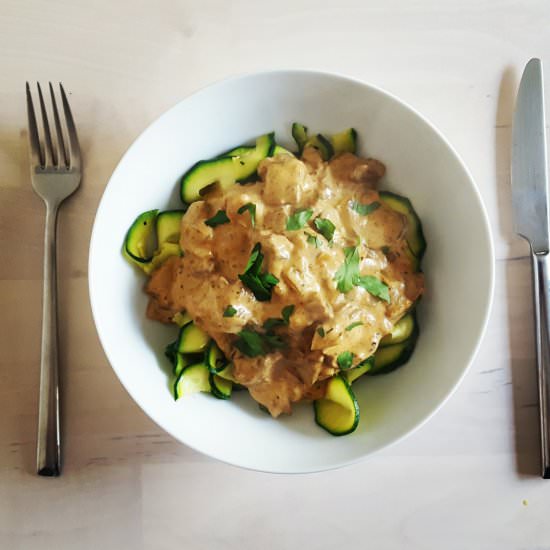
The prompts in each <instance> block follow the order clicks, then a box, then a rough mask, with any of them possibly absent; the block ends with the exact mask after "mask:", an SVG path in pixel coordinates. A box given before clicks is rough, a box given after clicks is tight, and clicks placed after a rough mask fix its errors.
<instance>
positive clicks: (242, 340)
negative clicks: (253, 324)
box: [235, 329, 286, 357]
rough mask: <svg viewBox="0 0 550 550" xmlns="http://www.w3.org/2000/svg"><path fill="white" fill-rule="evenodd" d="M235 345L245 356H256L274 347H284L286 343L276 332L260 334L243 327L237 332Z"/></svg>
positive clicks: (268, 351) (264, 353) (270, 350)
mask: <svg viewBox="0 0 550 550" xmlns="http://www.w3.org/2000/svg"><path fill="white" fill-rule="evenodd" d="M235 347H236V348H237V349H238V350H239V351H240V352H241V353H242V354H243V355H246V356H247V357H258V356H260V355H266V354H268V353H270V352H272V351H274V350H275V349H281V348H284V347H286V344H285V342H284V341H283V340H282V339H281V338H280V337H279V336H277V335H276V334H261V333H259V332H256V331H254V330H250V329H243V330H241V332H239V333H238V334H237V339H236V340H235Z"/></svg>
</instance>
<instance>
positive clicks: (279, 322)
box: [263, 317, 285, 332]
mask: <svg viewBox="0 0 550 550" xmlns="http://www.w3.org/2000/svg"><path fill="white" fill-rule="evenodd" d="M284 324H285V322H284V321H283V319H279V318H276V317H270V318H269V319H267V320H266V321H264V324H263V327H264V329H265V330H267V331H268V332H269V331H272V330H273V329H274V328H275V327H282V326H283V325H284Z"/></svg>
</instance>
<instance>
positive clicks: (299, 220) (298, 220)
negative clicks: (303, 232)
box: [286, 208, 313, 231]
mask: <svg viewBox="0 0 550 550" xmlns="http://www.w3.org/2000/svg"><path fill="white" fill-rule="evenodd" d="M311 216H313V210H312V209H311V208H299V209H298V210H296V211H295V212H294V214H292V216H289V218H288V220H287V221H286V230H287V231H296V230H297V229H302V227H304V225H305V224H306V223H307V222H308V220H309V218H311Z"/></svg>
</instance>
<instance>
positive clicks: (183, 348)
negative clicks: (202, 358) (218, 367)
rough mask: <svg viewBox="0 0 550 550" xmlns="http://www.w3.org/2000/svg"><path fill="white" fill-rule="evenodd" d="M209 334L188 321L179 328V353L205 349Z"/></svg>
mask: <svg viewBox="0 0 550 550" xmlns="http://www.w3.org/2000/svg"><path fill="white" fill-rule="evenodd" d="M209 341H210V336H208V334H206V332H204V330H202V329H201V328H199V327H198V326H197V325H195V323H189V324H187V325H185V326H184V327H182V328H181V330H180V334H179V337H178V345H177V350H178V352H179V353H200V352H202V351H204V350H205V349H206V346H207V345H208V342H209Z"/></svg>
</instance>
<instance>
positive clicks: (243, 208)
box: [237, 202, 256, 227]
mask: <svg viewBox="0 0 550 550" xmlns="http://www.w3.org/2000/svg"><path fill="white" fill-rule="evenodd" d="M247 210H248V212H250V223H251V224H252V227H256V205H255V204H253V203H251V202H247V203H246V204H243V205H242V206H241V207H240V208H239V209H238V210H237V213H238V214H244V212H246V211H247Z"/></svg>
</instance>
